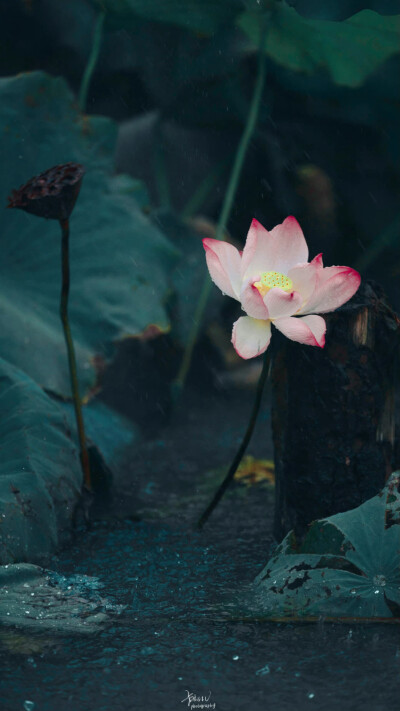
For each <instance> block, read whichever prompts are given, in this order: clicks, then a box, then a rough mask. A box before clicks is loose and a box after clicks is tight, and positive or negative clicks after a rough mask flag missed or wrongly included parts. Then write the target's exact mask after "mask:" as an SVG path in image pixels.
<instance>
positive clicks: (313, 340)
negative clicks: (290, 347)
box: [274, 315, 326, 348]
mask: <svg viewBox="0 0 400 711" xmlns="http://www.w3.org/2000/svg"><path fill="white" fill-rule="evenodd" d="M274 326H276V328H277V329H278V330H279V331H281V333H283V335H284V336H286V338H290V340H291V341H297V342H298V343H305V344H306V345H307V346H319V347H320V348H323V347H324V345H325V332H326V323H325V321H324V319H323V318H322V316H315V315H312V316H300V317H298V318H295V317H293V316H292V317H289V318H280V319H277V320H276V321H274Z"/></svg>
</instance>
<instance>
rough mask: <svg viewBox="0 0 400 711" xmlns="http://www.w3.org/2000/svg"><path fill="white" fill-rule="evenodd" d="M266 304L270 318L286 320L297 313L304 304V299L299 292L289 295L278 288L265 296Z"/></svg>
mask: <svg viewBox="0 0 400 711" xmlns="http://www.w3.org/2000/svg"><path fill="white" fill-rule="evenodd" d="M264 304H265V306H266V307H267V309H268V314H269V318H271V319H275V318H284V317H286V316H293V314H295V313H297V311H298V310H299V309H300V308H301V306H302V304H303V299H302V297H301V295H300V294H299V292H298V291H292V292H291V293H290V294H289V293H288V292H287V291H283V289H279V288H278V287H277V288H274V289H270V291H269V292H268V293H267V294H265V296H264Z"/></svg>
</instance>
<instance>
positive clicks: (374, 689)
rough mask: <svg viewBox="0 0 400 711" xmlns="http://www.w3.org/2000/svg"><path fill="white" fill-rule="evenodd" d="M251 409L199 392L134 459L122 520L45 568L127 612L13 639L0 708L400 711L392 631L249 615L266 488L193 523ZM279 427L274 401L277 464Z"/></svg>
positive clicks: (266, 517) (123, 489) (266, 445)
mask: <svg viewBox="0 0 400 711" xmlns="http://www.w3.org/2000/svg"><path fill="white" fill-rule="evenodd" d="M250 402H251V395H249V394H247V393H246V392H236V393H235V394H232V395H230V396H227V395H223V396H222V397H221V396H219V397H215V399H213V398H210V397H207V398H206V397H205V396H199V395H193V394H192V395H190V397H189V399H188V401H186V403H184V407H183V408H182V411H181V413H180V414H178V415H177V417H176V418H175V420H174V422H173V423H172V424H171V425H170V426H169V427H168V428H167V429H165V430H164V431H163V432H162V433H161V434H160V436H159V438H158V439H156V440H154V439H153V440H148V441H146V442H144V443H143V444H142V445H141V446H139V448H137V447H136V448H135V451H134V452H130V451H128V452H127V453H126V457H125V466H124V467H121V472H120V476H119V480H118V486H119V493H118V494H117V495H116V496H115V499H114V502H113V505H112V507H111V509H109V510H108V511H103V513H102V517H101V520H97V521H95V522H94V524H93V526H92V528H91V530H90V531H89V532H88V533H82V532H81V533H79V535H78V536H77V538H76V540H75V542H74V545H73V546H71V547H70V548H69V549H67V550H64V551H63V552H61V554H60V555H59V556H57V557H55V558H54V559H53V560H52V561H51V562H50V564H49V566H48V567H49V568H50V569H52V570H53V571H56V572H58V573H60V574H62V575H64V576H66V578H67V580H66V581H65V583H68V581H69V580H71V581H73V580H76V578H74V576H77V575H85V576H93V577H94V578H96V580H97V582H96V581H92V582H91V583H90V585H91V586H92V587H93V590H94V591H95V593H96V594H100V595H101V597H102V598H103V600H104V599H106V600H107V601H108V603H114V604H117V605H124V606H125V607H124V608H123V609H122V610H121V611H120V613H119V614H112V615H111V619H110V622H109V624H106V625H104V626H103V627H101V628H100V631H99V632H97V633H96V634H88V633H87V634H81V635H78V634H73V635H69V636H68V635H66V634H62V633H61V634H50V633H49V632H47V633H41V634H29V635H28V634H27V633H26V632H24V631H15V632H14V631H12V630H7V631H4V630H3V631H2V638H1V642H2V651H1V655H0V663H1V667H2V678H3V681H2V685H1V697H2V705H1V708H2V709H4V710H5V711H14V710H16V711H17V710H18V709H25V710H26V711H32V710H33V709H34V711H39V710H40V711H53V709H57V711H64V710H65V711H67V709H68V711H69V710H70V709H76V710H77V711H102V710H104V711H105V710H108V709H110V708H113V709H121V711H131V709H138V708H141V709H145V710H146V711H153V709H154V710H155V709H183V708H190V705H189V703H188V699H187V695H188V692H190V693H193V694H196V696H204V697H207V699H208V701H204V702H203V703H209V704H214V703H215V708H216V709H218V710H219V711H230V710H236V709H250V710H251V711H262V710H264V709H266V708H276V709H280V710H282V711H286V710H288V711H289V710H292V709H294V708H300V709H308V708H318V709H320V710H325V709H326V710H327V711H330V710H331V709H332V710H333V709H354V710H356V709H360V708H363V707H364V708H367V709H371V710H373V711H379V710H380V709H382V710H383V709H387V708H390V707H394V706H395V703H396V702H397V698H398V695H399V692H400V636H399V628H398V626H397V625H389V624H387V625H383V624H371V625H359V624H354V625H349V624H341V623H335V624H330V623H324V622H323V621H320V623H318V624H298V625H296V624H284V623H270V622H269V623H268V622H259V621H255V620H254V619H251V612H250V610H249V608H247V609H246V595H247V590H248V589H249V586H250V584H251V582H252V580H253V579H254V577H255V576H256V574H257V573H258V572H259V571H260V570H261V568H262V566H263V565H264V564H265V562H266V560H267V557H268V554H269V549H270V546H271V543H272V537H271V533H270V531H271V521H272V519H271V516H272V507H273V491H272V490H271V488H270V487H268V486H267V485H266V484H263V483H260V484H257V485H253V486H245V485H243V484H236V485H235V487H234V490H233V491H232V492H230V493H229V495H228V496H227V497H226V499H225V500H224V501H223V502H222V504H221V505H220V507H219V508H218V509H217V510H216V512H215V514H214V515H213V517H212V519H210V521H209V523H208V524H207V525H206V527H205V529H204V531H203V532H198V531H197V530H196V529H195V527H194V522H195V521H196V518H197V516H198V514H199V513H200V511H201V510H202V507H203V506H204V504H205V503H206V502H207V501H208V498H209V496H210V492H212V491H213V489H214V487H215V479H216V478H217V479H218V476H219V477H220V476H221V472H220V471H219V473H218V475H217V474H213V473H211V474H210V473H206V472H207V470H208V472H210V469H211V468H212V467H213V466H216V467H219V466H221V465H223V464H224V463H225V464H226V462H229V457H230V456H231V454H232V452H233V451H234V449H235V447H236V446H237V443H238V440H239V438H240V435H241V433H242V430H243V424H244V423H243V418H244V417H245V413H246V412H247V411H248V409H249V405H250ZM189 403H190V405H191V407H190V408H188V404H189ZM227 413H229V417H228V416H227ZM269 430H270V423H269V409H268V403H266V405H265V408H264V410H263V412H262V413H261V416H260V421H259V424H258V427H257V432H256V434H255V438H254V440H253V443H252V445H251V447H250V452H251V453H252V454H254V455H255V456H262V457H264V458H265V457H266V456H270V454H271V441H270V432H269ZM139 517H140V520H136V519H137V518H139ZM90 585H89V588H90ZM210 692H211V696H210ZM29 702H33V704H34V706H33V705H32V704H30V703H29ZM199 703H201V702H199ZM200 707H201V706H199V708H200ZM193 708H196V707H195V706H193ZM204 708H207V707H206V706H204ZM209 708H210V707H209Z"/></svg>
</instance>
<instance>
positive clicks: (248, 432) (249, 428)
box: [197, 349, 270, 528]
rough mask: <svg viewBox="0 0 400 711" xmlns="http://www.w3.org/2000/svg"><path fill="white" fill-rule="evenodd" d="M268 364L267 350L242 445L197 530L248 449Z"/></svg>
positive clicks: (201, 525) (223, 491)
mask: <svg viewBox="0 0 400 711" xmlns="http://www.w3.org/2000/svg"><path fill="white" fill-rule="evenodd" d="M269 364H270V350H269V349H268V350H267V351H266V352H265V355H264V363H263V368H262V371H261V375H260V377H259V380H258V383H257V390H256V396H255V399H254V405H253V410H252V412H251V416H250V421H249V424H248V426H247V430H246V434H245V435H244V437H243V440H242V443H241V445H240V447H239V449H238V451H237V452H236V455H235V457H234V459H233V462H232V464H231V466H230V467H229V469H228V472H227V474H226V476H225V479H224V480H223V482H222V484H220V486H219V488H218V490H217V492H216V494H215V496H214V498H213V499H212V501H211V502H210V503H209V505H208V506H207V508H206V510H205V511H204V513H203V514H202V515H201V516H200V518H199V520H198V523H197V525H198V527H199V528H202V527H203V526H204V524H205V522H206V521H207V519H208V518H209V517H210V515H211V514H212V512H213V511H214V509H215V507H216V506H217V504H218V503H219V502H220V500H221V499H222V497H223V495H224V493H225V491H226V490H227V488H228V486H229V484H230V482H231V481H232V479H233V477H234V476H235V473H236V470H237V468H238V466H239V464H240V462H241V461H242V459H243V455H244V453H245V451H246V449H247V447H248V444H249V442H250V440H251V436H252V434H253V430H254V426H255V424H256V421H257V415H258V412H259V410H260V405H261V400H262V394H263V390H264V385H265V382H266V380H267V377H268V372H269Z"/></svg>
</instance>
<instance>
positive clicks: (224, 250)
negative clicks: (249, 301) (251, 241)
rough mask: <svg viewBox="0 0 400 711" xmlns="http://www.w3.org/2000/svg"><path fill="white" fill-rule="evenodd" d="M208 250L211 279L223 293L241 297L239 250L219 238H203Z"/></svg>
mask: <svg viewBox="0 0 400 711" xmlns="http://www.w3.org/2000/svg"><path fill="white" fill-rule="evenodd" d="M203 246H204V249H205V250H206V259H207V266H208V271H209V272H210V276H211V279H212V280H213V282H214V284H216V285H217V286H218V287H219V289H221V291H222V292H223V294H227V295H228V296H231V297H232V298H233V299H237V300H238V301H239V299H240V285H241V279H240V263H241V258H240V254H239V251H238V250H237V249H236V247H234V246H233V245H232V244H229V243H228V242H223V241H222V240H218V239H211V238H206V239H203Z"/></svg>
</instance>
